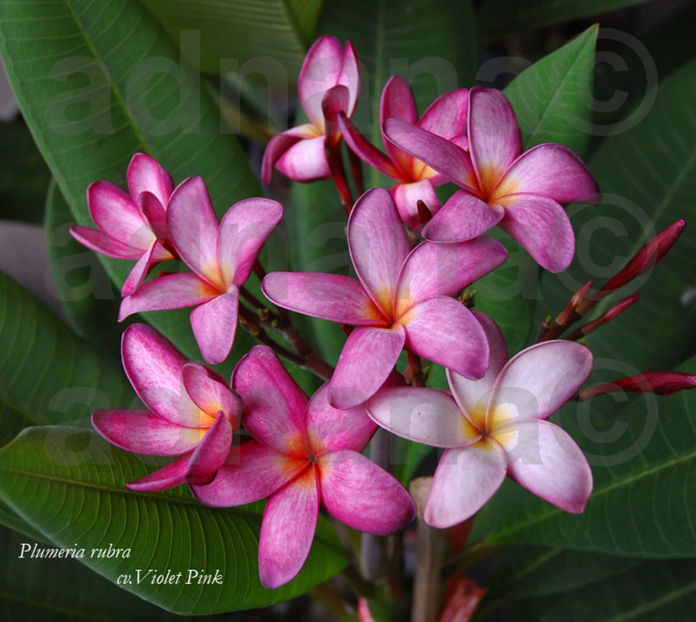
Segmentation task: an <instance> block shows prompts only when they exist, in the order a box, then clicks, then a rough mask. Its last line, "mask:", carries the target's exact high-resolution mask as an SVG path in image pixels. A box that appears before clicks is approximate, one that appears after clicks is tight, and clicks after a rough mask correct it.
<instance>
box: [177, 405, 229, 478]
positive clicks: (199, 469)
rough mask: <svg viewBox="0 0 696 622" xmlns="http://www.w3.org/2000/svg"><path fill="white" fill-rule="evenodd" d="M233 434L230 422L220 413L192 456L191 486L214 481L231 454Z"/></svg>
mask: <svg viewBox="0 0 696 622" xmlns="http://www.w3.org/2000/svg"><path fill="white" fill-rule="evenodd" d="M232 432H233V430H232V426H231V425H230V422H229V420H228V419H227V417H226V416H225V413H223V412H222V411H220V412H219V413H218V414H217V418H216V419H215V423H213V425H211V426H210V428H208V430H207V431H206V433H205V435H204V436H203V438H202V439H201V441H200V443H198V445H197V447H196V448H195V449H194V450H193V453H192V454H191V458H190V459H189V464H188V468H187V470H186V481H188V482H189V483H191V484H207V483H209V482H211V481H212V480H213V478H214V477H215V475H216V474H217V472H218V469H219V468H220V467H221V466H222V465H223V463H224V462H225V458H227V454H229V453H230V446H231V445H232Z"/></svg>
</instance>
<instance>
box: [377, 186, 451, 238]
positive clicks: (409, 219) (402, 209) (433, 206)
mask: <svg viewBox="0 0 696 622" xmlns="http://www.w3.org/2000/svg"><path fill="white" fill-rule="evenodd" d="M389 192H391V195H392V198H393V199H394V203H395V204H396V209H397V210H398V212H399V216H400V217H401V220H403V221H404V223H406V226H407V227H408V228H409V229H413V230H414V231H420V230H421V229H422V227H423V222H422V221H421V218H420V214H419V213H418V201H423V203H425V206H426V207H427V208H428V211H429V212H430V213H431V214H436V213H437V212H438V210H439V209H440V199H438V197H437V194H436V193H435V189H434V188H433V184H432V182H431V181H430V179H423V180H421V181H415V182H413V183H410V184H396V185H395V186H392V188H391V189H390V190H389Z"/></svg>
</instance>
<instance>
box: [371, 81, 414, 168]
mask: <svg viewBox="0 0 696 622" xmlns="http://www.w3.org/2000/svg"><path fill="white" fill-rule="evenodd" d="M387 119H399V120H400V121H405V122H406V123H410V124H412V125H415V124H416V123H418V109H417V108H416V100H415V98H414V97H413V91H412V90H411V87H410V86H409V84H408V82H407V81H406V80H405V79H404V78H402V77H401V76H392V77H391V78H389V80H387V83H386V84H385V85H384V88H383V89H382V95H381V96H380V99H379V127H380V128H381V129H382V140H383V141H384V146H385V147H386V148H387V153H388V154H389V157H390V158H391V159H392V161H393V162H394V163H395V164H396V165H397V166H398V167H399V168H400V169H401V170H402V171H408V170H411V168H412V162H413V156H412V155H411V154H410V153H408V152H406V151H404V150H403V149H400V148H399V147H397V146H396V145H395V144H394V143H393V142H391V141H390V140H387V139H386V138H385V137H384V123H385V121H386V120H387Z"/></svg>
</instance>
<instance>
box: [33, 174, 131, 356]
mask: <svg viewBox="0 0 696 622" xmlns="http://www.w3.org/2000/svg"><path fill="white" fill-rule="evenodd" d="M74 222H75V221H74V218H73V215H72V214H71V213H70V208H69V207H68V204H67V203H66V202H65V199H64V198H63V195H62V194H61V192H60V190H59V189H58V186H57V185H56V184H55V183H53V182H52V183H51V185H50V187H49V190H48V197H47V198H46V220H45V223H44V224H45V228H46V236H47V239H48V258H49V262H50V263H49V268H50V271H51V277H52V283H53V289H54V293H55V294H56V296H57V297H58V299H59V300H60V302H61V305H62V307H63V311H64V312H65V315H66V317H67V318H68V321H69V322H70V327H71V328H72V329H73V331H75V332H76V333H77V334H78V335H79V336H80V337H82V338H83V339H86V340H87V341H90V342H91V343H93V344H94V345H96V346H103V347H104V348H106V349H108V351H111V352H118V349H119V344H120V341H121V333H122V331H123V328H124V327H123V326H120V325H119V324H118V323H117V321H116V320H117V318H118V306H119V303H120V294H119V292H117V291H116V289H115V288H114V286H113V283H112V282H111V279H110V278H109V275H108V274H107V273H106V271H105V270H104V268H103V267H102V265H101V264H100V263H99V260H98V259H97V256H96V254H95V253H94V252H92V251H91V250H89V249H87V248H85V247H84V246H82V244H80V243H79V242H77V241H76V240H75V239H74V238H73V237H72V236H71V235H70V231H69V228H70V225H72V224H73V223H74Z"/></svg>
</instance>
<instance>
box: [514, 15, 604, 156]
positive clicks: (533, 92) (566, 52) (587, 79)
mask: <svg viewBox="0 0 696 622" xmlns="http://www.w3.org/2000/svg"><path fill="white" fill-rule="evenodd" d="M597 30H598V26H597V25H594V26H591V27H590V28H588V29H587V30H586V31H585V32H583V33H582V34H580V35H578V36H577V37H576V38H575V39H573V40H572V41H570V42H569V43H566V44H565V45H564V46H563V47H561V48H559V49H558V50H556V51H555V52H552V53H551V54H549V55H548V56H545V57H544V58H542V59H540V60H538V61H537V62H536V63H534V64H533V65H532V66H531V67H529V68H527V69H526V70H525V71H523V72H522V73H521V74H520V75H519V76H517V77H516V78H515V79H514V80H513V81H512V82H511V83H510V84H509V85H508V86H507V88H506V89H505V95H506V96H507V98H508V99H509V100H510V103H511V104H512V107H513V108H514V109H515V114H516V115H517V120H518V121H519V123H520V129H521V130H522V139H523V142H524V146H525V149H529V148H530V147H533V146H534V145H538V144H540V143H547V142H551V143H561V144H563V145H566V146H567V147H570V148H571V149H573V150H574V151H575V152H576V153H578V154H580V155H584V153H585V150H586V147H587V142H588V139H589V134H588V128H589V127H590V122H591V120H592V109H591V108H590V107H589V106H588V105H587V103H586V101H585V100H586V97H585V96H586V95H587V94H588V93H591V92H592V76H593V71H594V51H595V43H596V41H597Z"/></svg>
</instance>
